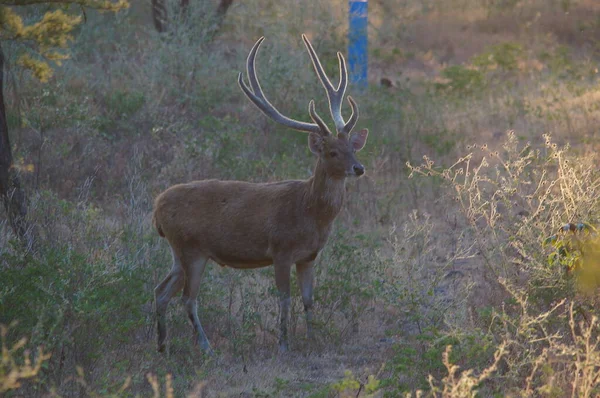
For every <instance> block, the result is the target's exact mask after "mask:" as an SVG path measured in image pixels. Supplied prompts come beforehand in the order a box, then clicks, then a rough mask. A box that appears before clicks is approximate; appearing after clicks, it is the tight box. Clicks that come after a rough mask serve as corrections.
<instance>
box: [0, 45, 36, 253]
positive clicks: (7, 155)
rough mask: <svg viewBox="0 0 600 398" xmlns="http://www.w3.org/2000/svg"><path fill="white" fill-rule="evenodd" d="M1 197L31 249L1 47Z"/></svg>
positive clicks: (11, 221)
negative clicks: (6, 100)
mask: <svg viewBox="0 0 600 398" xmlns="http://www.w3.org/2000/svg"><path fill="white" fill-rule="evenodd" d="M0 196H1V197H2V202H3V204H4V210H5V211H6V215H7V216H8V222H9V224H10V226H11V228H12V230H13V231H14V233H15V235H17V237H18V238H19V239H20V240H21V242H23V244H24V245H25V246H26V247H27V248H28V249H31V246H32V240H31V237H30V236H29V235H28V228H27V219H26V216H27V201H26V197H25V192H24V191H23V189H21V180H20V178H19V173H18V170H17V169H15V168H14V167H13V158H12V151H11V148H10V141H9V138H8V123H7V121H6V108H5V105H4V52H3V50H2V47H1V46H0Z"/></svg>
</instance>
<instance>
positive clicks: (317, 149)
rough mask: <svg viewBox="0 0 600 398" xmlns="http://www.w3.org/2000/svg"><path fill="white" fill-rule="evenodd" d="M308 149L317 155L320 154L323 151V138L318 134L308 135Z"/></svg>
mask: <svg viewBox="0 0 600 398" xmlns="http://www.w3.org/2000/svg"><path fill="white" fill-rule="evenodd" d="M308 147H309V148H310V151H311V152H312V153H314V154H315V155H318V154H320V153H321V152H322V151H323V137H322V136H321V135H319V134H317V133H310V134H309V135H308Z"/></svg>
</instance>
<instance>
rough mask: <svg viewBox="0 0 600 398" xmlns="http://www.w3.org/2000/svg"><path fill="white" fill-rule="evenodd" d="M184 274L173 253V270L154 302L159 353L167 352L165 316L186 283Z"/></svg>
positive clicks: (157, 290) (161, 283)
mask: <svg viewBox="0 0 600 398" xmlns="http://www.w3.org/2000/svg"><path fill="white" fill-rule="evenodd" d="M184 278H185V276H184V273H183V269H182V268H181V262H180V261H179V258H178V257H177V255H176V254H175V252H173V268H172V269H171V272H169V275H167V277H166V278H165V279H163V281H162V282H160V283H159V284H158V286H156V288H155V289H154V301H155V303H156V329H157V332H158V351H159V352H163V351H164V350H165V338H166V337H167V326H166V322H165V316H166V313H167V307H168V305H169V301H170V300H171V298H172V297H173V296H174V295H175V294H176V293H177V292H178V291H180V290H181V288H182V287H183V282H184Z"/></svg>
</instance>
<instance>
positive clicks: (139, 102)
mask: <svg viewBox="0 0 600 398" xmlns="http://www.w3.org/2000/svg"><path fill="white" fill-rule="evenodd" d="M145 102H146V98H145V97H144V94H143V93H139V92H130V91H122V90H115V91H113V92H111V93H110V94H109V95H108V97H107V98H106V106H107V109H108V111H109V112H110V113H111V114H113V115H115V116H117V117H120V118H127V117H130V116H132V115H133V114H134V113H136V112H137V111H138V110H140V109H141V108H142V106H144V103H145Z"/></svg>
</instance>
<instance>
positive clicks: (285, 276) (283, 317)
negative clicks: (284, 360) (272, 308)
mask: <svg viewBox="0 0 600 398" xmlns="http://www.w3.org/2000/svg"><path fill="white" fill-rule="evenodd" d="M274 266H275V283H276V284H277V290H278V291H279V328H280V333H279V351H280V352H286V351H287V350H288V349H289V346H288V333H287V321H288V314H289V312H290V302H291V300H290V270H291V268H292V266H291V264H289V263H278V262H275V264H274Z"/></svg>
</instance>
